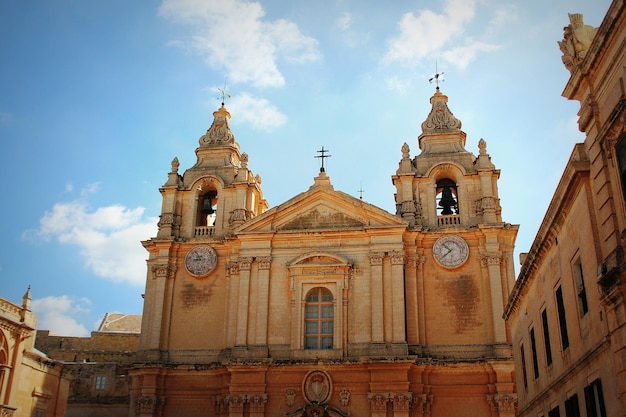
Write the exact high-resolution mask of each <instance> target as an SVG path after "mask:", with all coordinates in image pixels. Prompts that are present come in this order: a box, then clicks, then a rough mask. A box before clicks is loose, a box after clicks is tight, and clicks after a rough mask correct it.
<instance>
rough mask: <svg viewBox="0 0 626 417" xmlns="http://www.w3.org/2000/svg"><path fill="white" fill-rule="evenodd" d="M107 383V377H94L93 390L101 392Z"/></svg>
mask: <svg viewBox="0 0 626 417" xmlns="http://www.w3.org/2000/svg"><path fill="white" fill-rule="evenodd" d="M106 383H107V377H106V376H104V375H98V376H96V386H95V388H96V389H97V390H101V389H104V387H105V386H106Z"/></svg>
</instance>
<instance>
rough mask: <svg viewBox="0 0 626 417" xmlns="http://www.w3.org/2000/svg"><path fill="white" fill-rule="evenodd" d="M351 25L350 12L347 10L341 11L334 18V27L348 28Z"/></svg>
mask: <svg viewBox="0 0 626 417" xmlns="http://www.w3.org/2000/svg"><path fill="white" fill-rule="evenodd" d="M351 26H352V14H351V13H349V12H345V13H343V14H342V15H341V16H339V17H338V18H337V19H335V27H336V28H337V29H339V30H344V31H345V30H348V29H350V27H351Z"/></svg>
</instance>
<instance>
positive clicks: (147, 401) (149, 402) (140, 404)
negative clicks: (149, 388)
mask: <svg viewBox="0 0 626 417" xmlns="http://www.w3.org/2000/svg"><path fill="white" fill-rule="evenodd" d="M135 405H136V407H137V413H138V414H154V413H156V411H157V409H158V408H159V407H161V406H163V405H165V397H157V396H156V395H141V396H139V397H137V398H135Z"/></svg>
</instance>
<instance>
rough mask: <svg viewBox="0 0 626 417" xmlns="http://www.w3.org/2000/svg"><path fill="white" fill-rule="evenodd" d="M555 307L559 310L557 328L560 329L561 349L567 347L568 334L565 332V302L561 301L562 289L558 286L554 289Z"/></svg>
mask: <svg viewBox="0 0 626 417" xmlns="http://www.w3.org/2000/svg"><path fill="white" fill-rule="evenodd" d="M556 308H557V310H558V312H559V328H560V329H561V345H562V346H563V350H565V349H567V348H568V347H569V336H568V334H567V320H566V318H565V303H564V302H563V290H562V289H561V287H560V286H559V288H557V289H556Z"/></svg>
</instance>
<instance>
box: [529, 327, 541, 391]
mask: <svg viewBox="0 0 626 417" xmlns="http://www.w3.org/2000/svg"><path fill="white" fill-rule="evenodd" d="M530 348H531V353H532V356H533V375H534V376H535V379H537V378H539V360H538V359H537V342H536V341H535V329H534V328H532V329H530Z"/></svg>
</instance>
